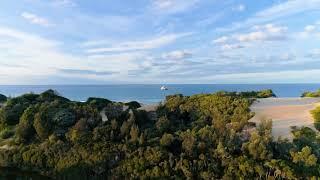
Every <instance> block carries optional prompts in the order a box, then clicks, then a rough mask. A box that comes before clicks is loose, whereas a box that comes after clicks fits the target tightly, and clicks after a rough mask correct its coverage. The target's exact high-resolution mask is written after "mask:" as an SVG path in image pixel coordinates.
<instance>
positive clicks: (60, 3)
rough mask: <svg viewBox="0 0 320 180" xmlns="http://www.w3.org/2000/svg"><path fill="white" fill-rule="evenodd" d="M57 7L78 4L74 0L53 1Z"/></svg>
mask: <svg viewBox="0 0 320 180" xmlns="http://www.w3.org/2000/svg"><path fill="white" fill-rule="evenodd" d="M53 5H55V6H69V7H70V6H71V7H73V6H76V5H77V4H76V3H75V2H74V1H73V0H53Z"/></svg>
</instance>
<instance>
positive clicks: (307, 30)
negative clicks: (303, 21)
mask: <svg viewBox="0 0 320 180" xmlns="http://www.w3.org/2000/svg"><path fill="white" fill-rule="evenodd" d="M315 30H316V27H315V26H314V25H308V26H306V27H305V28H304V31H305V32H313V31H315Z"/></svg>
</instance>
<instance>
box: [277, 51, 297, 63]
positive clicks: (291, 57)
mask: <svg viewBox="0 0 320 180" xmlns="http://www.w3.org/2000/svg"><path fill="white" fill-rule="evenodd" d="M294 59H296V56H295V55H294V54H292V53H284V54H282V55H281V56H280V60H284V61H291V60H294Z"/></svg>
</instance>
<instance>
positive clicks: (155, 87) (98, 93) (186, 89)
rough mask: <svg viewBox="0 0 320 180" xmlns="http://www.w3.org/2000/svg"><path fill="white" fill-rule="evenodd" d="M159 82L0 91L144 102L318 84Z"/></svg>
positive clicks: (3, 89) (296, 92)
mask: <svg viewBox="0 0 320 180" xmlns="http://www.w3.org/2000/svg"><path fill="white" fill-rule="evenodd" d="M161 86H162V85H161V84H152V85H146V84H145V85H144V84H139V85H133V84H128V85H0V93H1V94H4V95H6V96H11V97H16V96H19V95H21V94H24V93H30V92H33V93H41V92H43V91H45V90H48V89H53V90H56V91H57V92H58V93H59V94H60V95H62V96H64V97H67V98H69V99H70V100H74V101H86V100H87V98H88V97H101V98H106V99H110V100H113V101H121V102H127V101H139V102H141V103H144V104H153V103H158V102H161V101H162V100H163V99H164V97H165V96H166V95H171V94H183V95H193V94H199V93H213V92H217V91H257V90H263V89H272V90H273V91H274V92H275V94H276V95H277V96H278V97H299V96H300V95H301V94H302V93H303V92H304V91H315V90H317V89H318V88H320V84H168V85H165V86H166V87H168V90H167V91H161V90H160V87H161Z"/></svg>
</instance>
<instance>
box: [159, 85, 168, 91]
mask: <svg viewBox="0 0 320 180" xmlns="http://www.w3.org/2000/svg"><path fill="white" fill-rule="evenodd" d="M160 89H161V91H167V90H168V88H167V87H165V86H161V88H160Z"/></svg>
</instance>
